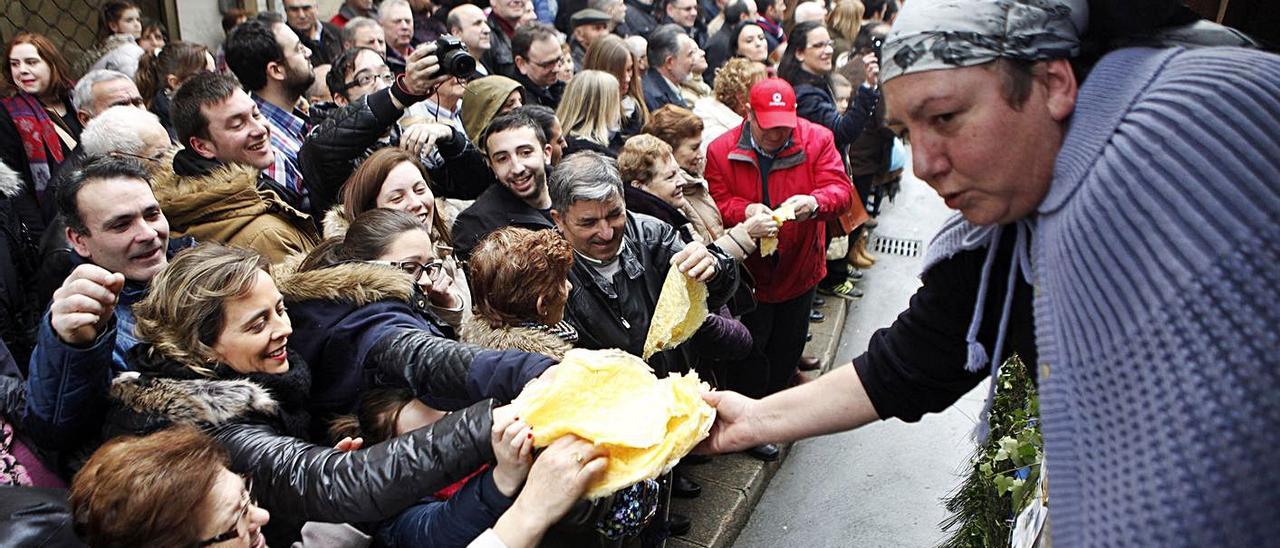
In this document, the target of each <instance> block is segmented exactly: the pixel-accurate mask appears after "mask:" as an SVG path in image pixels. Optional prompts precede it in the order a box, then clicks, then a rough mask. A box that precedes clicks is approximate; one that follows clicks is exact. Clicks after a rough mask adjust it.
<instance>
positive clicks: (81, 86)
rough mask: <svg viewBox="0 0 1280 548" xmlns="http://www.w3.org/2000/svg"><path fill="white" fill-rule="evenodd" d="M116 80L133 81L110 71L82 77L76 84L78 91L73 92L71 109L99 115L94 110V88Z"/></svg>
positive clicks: (90, 72)
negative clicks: (98, 84)
mask: <svg viewBox="0 0 1280 548" xmlns="http://www.w3.org/2000/svg"><path fill="white" fill-rule="evenodd" d="M116 80H128V81H130V82H132V81H133V78H130V77H129V75H127V74H125V73H123V72H119V71H114V70H110V69H98V70H91V71H89V73H88V74H85V75H84V76H81V77H80V80H79V81H77V82H76V89H75V90H73V91H72V92H71V107H72V108H74V109H75V110H76V112H80V111H84V112H87V113H89V115H90V116H96V115H97V114H98V113H96V112H94V111H93V110H92V109H93V86H94V84H97V83H100V82H114V81H116Z"/></svg>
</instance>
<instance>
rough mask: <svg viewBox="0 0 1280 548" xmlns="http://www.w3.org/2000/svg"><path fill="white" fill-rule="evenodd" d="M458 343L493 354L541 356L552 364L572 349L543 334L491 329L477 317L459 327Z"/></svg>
mask: <svg viewBox="0 0 1280 548" xmlns="http://www.w3.org/2000/svg"><path fill="white" fill-rule="evenodd" d="M459 339H460V340H461V341H462V342H465V343H471V344H474V345H477V346H483V347H485V348H492V349H494V350H523V351H525V352H534V353H537V354H542V355H544V356H547V357H549V358H551V359H554V360H556V361H560V360H563V359H564V354H565V352H568V351H569V350H571V349H572V348H573V345H571V344H569V343H568V342H567V341H565V340H564V339H561V338H560V337H557V336H555V335H553V334H551V333H548V332H546V331H540V330H537V329H533V328H531V327H512V326H503V327H493V326H491V325H489V322H488V321H487V320H484V319H482V318H480V317H479V316H472V317H470V318H467V320H466V321H464V322H463V323H462V332H461V334H460V336H459Z"/></svg>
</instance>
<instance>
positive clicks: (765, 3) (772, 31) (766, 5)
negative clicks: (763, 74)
mask: <svg viewBox="0 0 1280 548" xmlns="http://www.w3.org/2000/svg"><path fill="white" fill-rule="evenodd" d="M756 9H757V15H758V16H759V17H758V18H757V19H756V22H757V23H760V28H762V29H764V37H765V39H766V40H768V41H769V51H774V50H776V49H778V46H780V45H782V44H785V43H787V32H786V30H785V29H783V28H782V18H783V17H784V16H785V15H786V13H787V2H786V0H762V3H760V4H757V5H756Z"/></svg>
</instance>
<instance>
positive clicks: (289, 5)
mask: <svg viewBox="0 0 1280 548" xmlns="http://www.w3.org/2000/svg"><path fill="white" fill-rule="evenodd" d="M284 15H285V22H286V23H287V24H288V25H289V28H291V29H293V32H295V33H297V34H298V38H299V39H300V40H302V44H303V45H304V46H307V49H309V50H311V65H312V66H315V67H319V66H320V65H327V64H329V63H332V62H333V60H334V58H336V57H338V54H340V53H342V29H339V28H338V27H337V26H335V25H334V24H332V23H329V22H326V21H321V20H320V19H319V18H317V17H316V0H284Z"/></svg>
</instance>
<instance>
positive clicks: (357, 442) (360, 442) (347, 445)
mask: <svg viewBox="0 0 1280 548" xmlns="http://www.w3.org/2000/svg"><path fill="white" fill-rule="evenodd" d="M361 447H364V438H352V437H351V436H347V437H345V438H342V441H340V442H338V444H337V445H335V446H333V448H334V449H337V450H338V451H342V452H343V453H349V452H351V451H359V450H360V448H361Z"/></svg>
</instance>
